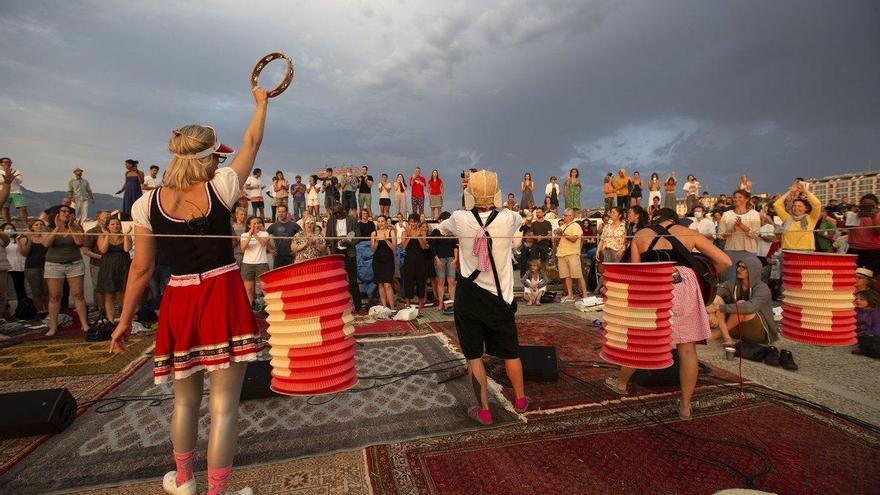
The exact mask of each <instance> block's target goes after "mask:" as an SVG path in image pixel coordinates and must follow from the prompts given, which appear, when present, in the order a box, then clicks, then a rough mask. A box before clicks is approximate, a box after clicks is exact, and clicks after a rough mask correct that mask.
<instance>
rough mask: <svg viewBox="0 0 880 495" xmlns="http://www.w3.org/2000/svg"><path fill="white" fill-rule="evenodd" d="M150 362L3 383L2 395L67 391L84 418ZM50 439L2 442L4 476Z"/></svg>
mask: <svg viewBox="0 0 880 495" xmlns="http://www.w3.org/2000/svg"><path fill="white" fill-rule="evenodd" d="M147 360H148V358H143V357H142V358H139V359H137V360H135V361H134V362H133V365H132V366H131V367H130V368H129V369H127V370H125V371H121V372H119V373H115V374H106V375H83V376H64V377H51V378H34V379H29V380H4V381H0V394H2V393H7V392H23V391H28V390H41V389H47V388H67V389H68V390H70V393H71V395H73V397H74V398H75V399H76V402H77V404H79V411H78V414H82V413H83V412H85V409H86V408H87V407H88V402H89V401H93V400H96V399H98V398H100V397H103V396H105V395H106V394H108V393H110V392H111V391H112V390H113V389H114V388H116V387H117V386H118V385H119V384H121V383H122V382H123V381H125V379H126V378H128V377H129V376H131V375H132V374H133V373H135V372H136V371H137V370H138V369H139V367H140V366H143V365H144V363H146V362H147ZM146 367H147V368H149V367H150V366H149V365H148V366H146ZM49 438H50V436H30V437H24V438H14V439H4V440H0V476H2V475H3V473H5V472H6V471H8V470H9V469H10V468H11V467H12V466H13V465H14V464H15V463H16V462H18V461H19V460H21V459H22V458H23V457H24V456H26V455H28V453H29V452H31V451H32V450H33V449H35V448H36V447H37V446H39V445H40V444H42V443H43V442H45V441H46V440H48V439H49Z"/></svg>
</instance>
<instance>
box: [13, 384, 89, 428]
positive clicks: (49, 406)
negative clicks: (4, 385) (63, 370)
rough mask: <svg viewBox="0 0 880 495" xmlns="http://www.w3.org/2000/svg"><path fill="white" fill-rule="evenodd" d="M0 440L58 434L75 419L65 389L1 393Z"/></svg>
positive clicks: (70, 396)
mask: <svg viewBox="0 0 880 495" xmlns="http://www.w3.org/2000/svg"><path fill="white" fill-rule="evenodd" d="M0 404H2V405H0V438H18V437H27V436H31V435H46V434H50V433H61V432H62V431H64V429H65V428H67V427H68V426H70V424H71V423H73V420H74V418H76V399H74V398H73V396H72V395H70V391H68V390H67V389H66V388H51V389H46V390H33V391H30V392H12V393H8V394H0Z"/></svg>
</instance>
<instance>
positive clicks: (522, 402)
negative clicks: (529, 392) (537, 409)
mask: <svg viewBox="0 0 880 495" xmlns="http://www.w3.org/2000/svg"><path fill="white" fill-rule="evenodd" d="M528 403H529V402H528V399H526V398H525V396H523V397H520V398H518V399H516V402H514V403H513V407H515V408H517V409H522V408H524V407H526V404H528Z"/></svg>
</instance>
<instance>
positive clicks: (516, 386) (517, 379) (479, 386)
mask: <svg viewBox="0 0 880 495" xmlns="http://www.w3.org/2000/svg"><path fill="white" fill-rule="evenodd" d="M467 366H468V378H469V379H470V381H471V386H472V387H473V389H474V397H476V399H477V402H478V403H479V405H480V409H489V382H488V380H487V379H486V367H485V366H484V365H483V358H482V357H480V358H477V359H468V362H467ZM504 369H505V371H507V378H508V379H509V380H510V383H511V385H512V386H513V392H514V394H515V395H516V398H517V399H519V398H521V397H525V395H526V390H525V385H524V384H523V372H522V361H520V360H519V358H516V359H505V360H504Z"/></svg>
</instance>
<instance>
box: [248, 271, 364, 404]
mask: <svg viewBox="0 0 880 495" xmlns="http://www.w3.org/2000/svg"><path fill="white" fill-rule="evenodd" d="M260 281H261V282H262V287H263V294H264V296H263V297H264V299H265V301H266V311H267V312H268V313H269V317H268V318H267V319H266V321H267V323H269V330H268V332H269V346H270V349H269V355H270V356H272V361H271V362H270V364H271V365H272V384H271V388H272V390H274V391H275V392H277V393H279V394H285V395H320V394H327V393H332V392H340V391H342V390H347V389H349V388H351V387H353V386H354V385H355V384H356V383H357V370H356V362H355V359H354V354H355V349H354V344H355V341H354V337H353V334H354V327H353V326H352V321H353V317H352V314H351V310H352V305H351V296H350V295H349V293H348V278H347V275H346V273H345V260H344V258H343V257H342V256H340V255H333V256H323V257H320V258H316V259H313V260H309V261H304V262H302V263H297V264H294V265H289V266H285V267H282V268H278V269H275V270H272V271H269V272H266V273H265V274H263V275H262V276H261V277H260Z"/></svg>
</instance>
